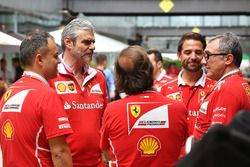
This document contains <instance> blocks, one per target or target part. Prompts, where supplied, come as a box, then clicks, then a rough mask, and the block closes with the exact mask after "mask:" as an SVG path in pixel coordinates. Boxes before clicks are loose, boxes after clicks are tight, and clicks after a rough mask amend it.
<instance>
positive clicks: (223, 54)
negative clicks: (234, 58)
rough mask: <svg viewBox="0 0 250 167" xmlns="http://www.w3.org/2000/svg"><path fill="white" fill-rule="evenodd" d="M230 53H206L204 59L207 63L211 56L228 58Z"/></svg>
mask: <svg viewBox="0 0 250 167" xmlns="http://www.w3.org/2000/svg"><path fill="white" fill-rule="evenodd" d="M228 54H229V53H210V52H209V51H204V58H205V60H206V61H207V60H208V59H209V57H210V56H226V55H228Z"/></svg>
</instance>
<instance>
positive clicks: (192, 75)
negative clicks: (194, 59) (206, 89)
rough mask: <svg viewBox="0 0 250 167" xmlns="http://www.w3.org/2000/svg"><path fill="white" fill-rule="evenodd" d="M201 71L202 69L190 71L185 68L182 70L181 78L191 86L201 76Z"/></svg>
mask: <svg viewBox="0 0 250 167" xmlns="http://www.w3.org/2000/svg"><path fill="white" fill-rule="evenodd" d="M202 73H203V71H202V70H199V71H197V72H190V71H187V70H183V73H182V75H181V78H182V79H183V80H184V81H185V83H186V84H187V85H189V86H193V85H195V83H196V82H197V81H198V80H199V79H200V78H201V76H202Z"/></svg>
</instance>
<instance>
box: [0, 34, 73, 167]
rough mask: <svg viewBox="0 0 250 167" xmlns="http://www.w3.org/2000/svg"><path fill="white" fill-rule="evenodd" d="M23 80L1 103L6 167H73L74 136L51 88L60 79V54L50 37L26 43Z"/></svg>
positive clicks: (34, 37)
mask: <svg viewBox="0 0 250 167" xmlns="http://www.w3.org/2000/svg"><path fill="white" fill-rule="evenodd" d="M20 58H21V62H22V64H23V65H24V69H25V71H24V74H23V76H22V78H21V79H19V80H18V81H17V82H15V83H13V84H12V85H11V86H10V87H9V88H8V90H7V91H6V93H5V94H4V96H3V98H2V99H1V102H0V110H1V112H0V127H1V135H0V143H1V149H2V153H3V154H2V155H3V166H4V167H11V166H17V167H18V166H19V167H24V166H25V167H26V166H34V167H41V166H46V167H52V166H65V167H72V157H71V153H70V149H69V147H68V145H67V143H66V141H65V136H67V135H69V134H70V133H72V130H71V127H70V124H69V120H68V117H67V114H66V112H65V111H64V109H63V103H62V100H61V99H60V97H59V96H58V95H57V94H56V92H55V91H54V90H53V89H52V88H50V87H49V83H48V80H49V79H52V78H55V77H56V75H57V64H58V63H59V62H60V61H59V59H58V51H57V47H56V44H55V42H54V40H53V37H52V36H50V35H49V34H48V33H45V32H44V33H31V34H28V35H27V37H26V38H25V39H24V40H23V41H22V43H21V46H20Z"/></svg>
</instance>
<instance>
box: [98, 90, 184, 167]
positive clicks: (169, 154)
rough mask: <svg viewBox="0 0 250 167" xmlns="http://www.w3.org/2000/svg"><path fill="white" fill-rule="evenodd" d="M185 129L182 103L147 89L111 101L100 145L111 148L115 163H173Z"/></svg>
mask: <svg viewBox="0 0 250 167" xmlns="http://www.w3.org/2000/svg"><path fill="white" fill-rule="evenodd" d="M186 133H187V124H186V108H185V106H184V105H183V103H180V102H178V101H173V100H171V99H167V98H165V97H164V96H162V95H161V94H160V93H157V92H152V91H148V92H144V93H142V94H138V95H133V96H128V97H125V98H124V99H121V100H117V101H114V102H112V103H110V104H108V106H107V108H106V110H105V112H104V118H103V126H102V129H101V143H100V146H101V149H103V150H106V149H110V153H111V160H112V166H119V167H127V166H129V167H138V166H148V167H155V166H166V167H170V166H171V167H172V166H173V165H174V164H175V162H176V161H177V159H178V156H179V153H180V149H181V147H182V145H183V143H184V141H185V138H186ZM146 148H149V149H146ZM151 148H152V150H151ZM153 148H154V149H153Z"/></svg>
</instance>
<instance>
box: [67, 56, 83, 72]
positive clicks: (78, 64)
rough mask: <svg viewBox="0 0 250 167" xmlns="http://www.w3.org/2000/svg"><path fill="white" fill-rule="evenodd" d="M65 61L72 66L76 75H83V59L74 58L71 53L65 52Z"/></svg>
mask: <svg viewBox="0 0 250 167" xmlns="http://www.w3.org/2000/svg"><path fill="white" fill-rule="evenodd" d="M63 61H64V63H65V64H67V66H69V67H70V69H71V70H72V72H73V74H74V75H83V73H84V71H83V67H84V64H83V63H82V61H78V60H77V59H74V58H73V56H72V55H69V54H68V53H67V52H65V53H64V54H63Z"/></svg>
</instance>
